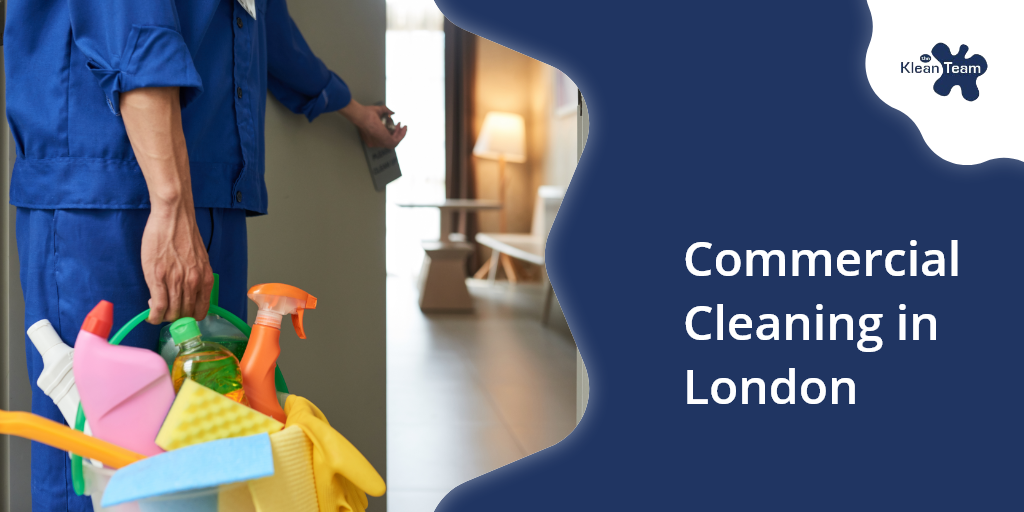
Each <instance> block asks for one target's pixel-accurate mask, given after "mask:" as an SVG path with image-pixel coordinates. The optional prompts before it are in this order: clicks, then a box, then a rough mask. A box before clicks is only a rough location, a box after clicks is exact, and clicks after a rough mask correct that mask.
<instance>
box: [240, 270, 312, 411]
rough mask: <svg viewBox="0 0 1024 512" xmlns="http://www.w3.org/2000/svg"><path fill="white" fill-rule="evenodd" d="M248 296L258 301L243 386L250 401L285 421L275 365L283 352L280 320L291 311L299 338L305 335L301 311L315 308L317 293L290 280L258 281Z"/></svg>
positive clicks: (244, 362)
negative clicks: (281, 281)
mask: <svg viewBox="0 0 1024 512" xmlns="http://www.w3.org/2000/svg"><path fill="white" fill-rule="evenodd" d="M249 298H250V299H252V301H253V302H255V303H256V304H257V305H259V307H260V309H259V312H257V313H256V322H254V323H253V326H252V333H251V334H250V335H249V344H248V346H247V347H246V349H245V355H244V356H243V357H242V363H241V369H242V386H243V387H244V388H245V395H246V396H247V397H248V398H249V405H250V406H251V407H252V408H253V409H256V410H257V411H259V412H262V413H263V414H266V415H267V416H271V417H273V418H274V419H276V420H278V421H280V422H282V423H284V421H285V414H284V409H282V408H281V405H280V404H279V403H278V402H277V390H276V389H275V388H274V368H275V367H276V366H277V356H279V355H280V354H281V320H282V319H283V318H284V316H285V315H291V317H292V325H293V326H294V327H295V332H296V334H298V335H299V338H302V339H306V332H305V330H303V328H302V315H303V313H305V311H306V310H307V309H316V297H314V296H312V295H310V294H308V293H306V292H304V291H302V290H300V289H298V288H296V287H294V286H289V285H287V284H280V283H270V284H258V285H256V286H253V287H252V288H250V289H249Z"/></svg>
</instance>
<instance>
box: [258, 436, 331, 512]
mask: <svg viewBox="0 0 1024 512" xmlns="http://www.w3.org/2000/svg"><path fill="white" fill-rule="evenodd" d="M270 444H271V446H272V447H273V448H274V476H268V477H267V478H260V479H259V480H252V481H251V482H249V490H250V491H251V493H252V500H253V502H254V503H255V505H256V512H318V511H319V510H320V508H319V505H317V501H316V486H315V485H314V483H313V443H312V442H310V440H309V438H308V437H306V433H305V432H303V431H302V429H301V428H300V427H299V426H298V425H292V426H290V427H288V428H286V429H284V430H282V431H280V432H274V433H273V434H270Z"/></svg>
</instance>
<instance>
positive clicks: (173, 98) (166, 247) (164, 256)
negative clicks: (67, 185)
mask: <svg viewBox="0 0 1024 512" xmlns="http://www.w3.org/2000/svg"><path fill="white" fill-rule="evenodd" d="M121 116H122V117H123V118H124V127H125V130H126V131H127V132H128V140H129V141H131V144H132V151H134V152H135V159H136V160H137V161H138V162H139V167H140V168H141V169H142V174H143V176H144V177H145V179H146V186H147V187H149V200H150V203H151V205H152V206H151V209H150V213H149V220H147V221H146V229H145V231H144V232H143V234H142V247H141V248H140V249H141V252H140V256H141V260H142V273H143V275H144V276H145V278H146V284H147V285H148V286H149V292H150V300H149V307H150V313H149V322H150V323H152V324H159V323H160V322H170V321H173V320H177V319H178V318H180V317H182V316H194V317H196V318H199V319H202V318H203V317H205V316H206V310H207V308H208V307H209V301H210V288H211V287H212V286H213V272H212V271H211V270H210V262H209V258H208V256H207V254H206V248H205V246H204V245H203V238H202V236H201V235H200V234H199V228H198V226H196V212H195V205H194V203H193V202H192V179H191V175H190V174H189V164H188V149H187V148H186V145H185V133H184V132H183V131H182V127H181V103H180V100H179V97H178V88H177V87H166V88H145V89H136V90H134V91H130V92H127V93H124V94H122V95H121Z"/></svg>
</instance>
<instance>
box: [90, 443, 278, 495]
mask: <svg viewBox="0 0 1024 512" xmlns="http://www.w3.org/2000/svg"><path fill="white" fill-rule="evenodd" d="M273 474H274V454H273V451H272V450H271V447H270V436H268V435H267V434H257V435H254V436H248V437H235V438H230V439H220V440H217V441H210V442H208V443H202V444H197V445H192V446H189V447H187V448H181V449H179V450H172V451H169V452H167V453H162V454H160V455H157V456H154V457H150V458H148V459H142V460H140V461H138V462H136V463H134V464H130V465H128V466H125V467H123V468H121V469H120V470H118V471H117V472H116V473H114V476H113V477H111V479H110V483H109V484H107V488H106V490H105V491H104V492H103V506H104V507H112V506H114V505H119V504H121V503H126V502H129V501H136V500H141V499H146V498H153V497H156V496H163V495H165V494H170V493H177V492H183V491H193V490H196V489H204V488H208V487H215V486H218V485H223V484H229V483H233V482H242V481H245V480H252V479H255V478H263V477H267V476H271V475H273Z"/></svg>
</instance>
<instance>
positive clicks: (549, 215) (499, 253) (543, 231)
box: [473, 185, 565, 324]
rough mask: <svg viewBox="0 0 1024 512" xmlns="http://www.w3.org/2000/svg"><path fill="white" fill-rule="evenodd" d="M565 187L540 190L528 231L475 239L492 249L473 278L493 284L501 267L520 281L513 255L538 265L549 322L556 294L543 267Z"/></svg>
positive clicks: (480, 235) (482, 235)
mask: <svg viewBox="0 0 1024 512" xmlns="http://www.w3.org/2000/svg"><path fill="white" fill-rule="evenodd" d="M564 195H565V190H563V189H560V188H558V187H552V186H548V185H544V186H541V187H540V188H538V189H537V200H536V202H535V204H534V207H533V224H532V226H531V228H530V232H529V233H477V235H476V242H477V243H478V244H480V245H483V246H485V247H489V248H490V249H491V259H490V260H489V261H488V262H487V263H485V264H484V266H482V267H480V270H478V271H477V273H476V275H474V276H473V277H475V278H477V279H482V278H483V276H484V275H487V276H488V277H487V279H488V280H489V281H490V282H491V285H492V286H493V285H494V280H495V277H496V276H497V275H498V266H499V265H501V267H502V268H504V269H505V275H507V276H508V280H509V282H510V283H515V282H516V281H517V278H516V271H515V267H514V265H513V263H512V258H515V259H517V260H522V261H526V262H529V263H533V264H534V265H539V266H540V267H541V270H542V271H543V272H542V273H543V277H542V279H543V280H544V285H545V288H546V290H545V296H544V312H543V315H542V317H541V321H542V322H543V323H544V324H547V323H548V317H549V316H550V314H551V300H552V298H553V297H554V290H553V289H552V288H551V281H549V280H548V273H547V270H546V269H545V267H544V247H545V245H546V244H547V239H548V232H550V231H551V224H552V223H554V221H555V214H556V213H558V207H559V206H560V205H561V204H562V197H563V196H564Z"/></svg>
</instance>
